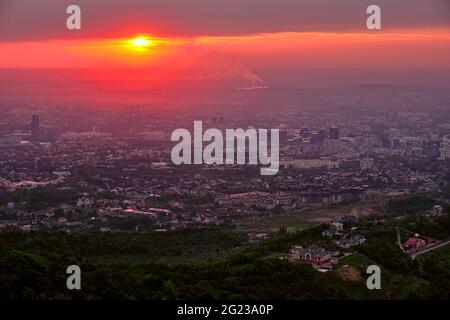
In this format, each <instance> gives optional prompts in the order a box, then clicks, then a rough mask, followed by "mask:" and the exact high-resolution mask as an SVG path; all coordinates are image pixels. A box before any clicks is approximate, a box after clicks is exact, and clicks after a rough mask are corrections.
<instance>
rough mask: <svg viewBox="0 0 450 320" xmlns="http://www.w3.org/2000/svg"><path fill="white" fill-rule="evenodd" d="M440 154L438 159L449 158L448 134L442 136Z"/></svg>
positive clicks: (449, 143)
mask: <svg viewBox="0 0 450 320" xmlns="http://www.w3.org/2000/svg"><path fill="white" fill-rule="evenodd" d="M440 151H441V156H440V157H439V159H442V160H444V159H450V136H443V137H442V141H441V150H440Z"/></svg>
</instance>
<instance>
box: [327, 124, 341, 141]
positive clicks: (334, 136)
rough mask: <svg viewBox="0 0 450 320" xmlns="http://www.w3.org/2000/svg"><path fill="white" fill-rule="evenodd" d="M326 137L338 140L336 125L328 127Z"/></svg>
mask: <svg viewBox="0 0 450 320" xmlns="http://www.w3.org/2000/svg"><path fill="white" fill-rule="evenodd" d="M328 137H329V138H330V139H333V140H338V139H339V129H338V128H336V127H332V128H330V131H329V133H328Z"/></svg>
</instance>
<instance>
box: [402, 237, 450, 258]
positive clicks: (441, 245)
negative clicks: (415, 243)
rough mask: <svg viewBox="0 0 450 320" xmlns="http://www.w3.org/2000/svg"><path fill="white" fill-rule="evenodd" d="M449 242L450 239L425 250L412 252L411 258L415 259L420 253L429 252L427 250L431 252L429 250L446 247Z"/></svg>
mask: <svg viewBox="0 0 450 320" xmlns="http://www.w3.org/2000/svg"><path fill="white" fill-rule="evenodd" d="M448 244H450V240H448V241H445V242H442V243H440V244H438V245H435V246H434V247H431V248H428V249H425V250H423V251H420V252H416V253H414V254H412V255H411V256H410V257H411V259H413V260H414V259H415V258H416V257H417V256H420V255H421V254H423V253H427V252H429V251H433V250H435V249H439V248H441V247H444V246H446V245H448Z"/></svg>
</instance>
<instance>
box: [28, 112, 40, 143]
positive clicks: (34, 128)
mask: <svg viewBox="0 0 450 320" xmlns="http://www.w3.org/2000/svg"><path fill="white" fill-rule="evenodd" d="M30 131H31V141H34V142H39V141H40V139H41V138H40V127H39V116H37V115H33V116H32V117H31V128H30Z"/></svg>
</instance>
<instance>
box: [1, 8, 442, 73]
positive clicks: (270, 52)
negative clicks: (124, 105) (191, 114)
mask: <svg viewBox="0 0 450 320" xmlns="http://www.w3.org/2000/svg"><path fill="white" fill-rule="evenodd" d="M70 4H77V5H79V6H80V7H81V10H82V12H81V14H82V29H81V30H74V31H69V30H67V29H66V26H65V25H66V18H67V16H68V15H67V14H66V12H65V11H66V8H67V6H68V5H70ZM369 4H378V5H379V6H380V7H381V10H382V30H376V31H370V30H367V29H366V18H367V14H366V8H367V6H368V5H369ZM137 37H138V39H145V42H144V43H142V45H136V44H135V43H133V39H136V38H137ZM138 41H139V40H138ZM135 42H136V41H135ZM138 44H139V43H138ZM0 55H1V59H0V68H69V69H92V70H97V71H98V72H97V75H99V77H104V78H111V77H114V76H118V75H117V73H116V74H115V73H114V71H113V70H115V69H123V68H128V69H130V70H142V69H145V70H151V71H152V75H151V76H150V75H148V72H147V73H146V76H145V77H156V78H157V79H163V78H173V77H179V76H186V75H194V74H195V75H201V76H204V77H211V78H220V77H227V76H236V75H238V76H240V77H243V78H245V79H248V80H249V81H253V82H258V81H260V80H261V78H260V76H259V75H258V72H256V71H258V70H260V69H266V70H268V69H269V70H277V69H279V70H286V69H291V70H294V69H301V68H388V69H389V68H399V69H440V70H443V69H448V68H450V59H449V58H448V57H449V56H450V2H449V1H447V0H385V1H380V0H378V1H368V0H341V1H337V0H277V1H275V0H227V1H211V0H189V1H187V0H146V1H144V0H127V1H118V0H98V1H95V2H94V1H90V0H81V1H80V0H78V1H75V0H71V1H67V0H40V1H27V0H1V2H0ZM100 70H102V71H101V72H100ZM255 70H256V71H255ZM124 76H125V77H126V76H129V77H138V78H140V77H143V75H142V74H140V73H139V71H130V72H129V73H128V74H127V75H124V74H123V73H120V77H124Z"/></svg>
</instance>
